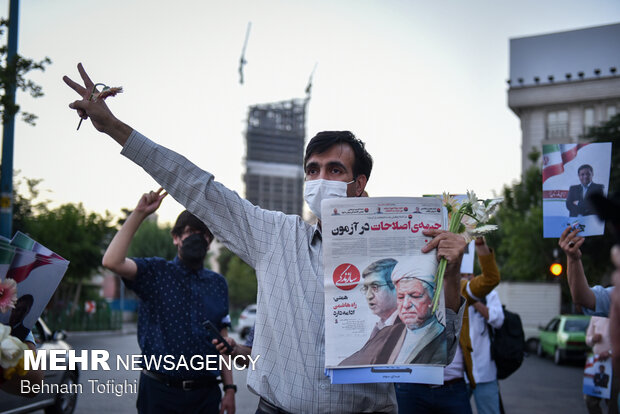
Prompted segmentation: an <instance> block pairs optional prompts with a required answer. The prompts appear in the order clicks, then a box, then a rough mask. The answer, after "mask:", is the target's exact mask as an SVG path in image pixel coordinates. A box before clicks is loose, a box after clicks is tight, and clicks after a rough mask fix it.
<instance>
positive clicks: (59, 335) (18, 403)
mask: <svg viewBox="0 0 620 414" xmlns="http://www.w3.org/2000/svg"><path fill="white" fill-rule="evenodd" d="M32 334H33V335H34V339H35V342H36V345H37V350H43V349H45V350H53V349H56V350H58V349H60V350H64V351H68V350H70V349H71V346H69V344H68V343H67V342H65V339H66V337H67V335H66V333H65V332H64V331H55V332H52V331H50V329H49V328H48V327H47V325H45V322H43V320H42V319H41V318H39V320H38V321H37V322H36V324H35V326H34V327H33V329H32ZM48 362H49V361H48ZM44 375H45V383H46V384H66V385H67V387H66V388H67V389H72V388H75V387H71V386H70V385H71V384H78V380H79V375H80V374H79V372H78V370H77V368H76V369H75V370H69V369H68V368H67V369H66V370H65V371H53V370H46V371H45V374H44ZM57 388H61V387H57ZM63 388H65V387H63ZM77 398H78V393H77V392H74V393H58V394H47V393H39V394H38V395H36V396H35V397H32V398H28V397H20V396H17V395H13V394H8V393H6V392H4V391H0V414H3V413H11V414H18V413H29V412H31V411H36V410H40V409H44V410H45V413H46V414H71V413H73V410H75V404H76V403H77Z"/></svg>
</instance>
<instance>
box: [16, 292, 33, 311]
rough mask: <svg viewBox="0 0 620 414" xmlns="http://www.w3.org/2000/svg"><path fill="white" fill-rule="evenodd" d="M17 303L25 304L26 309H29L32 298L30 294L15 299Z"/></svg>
mask: <svg viewBox="0 0 620 414" xmlns="http://www.w3.org/2000/svg"><path fill="white" fill-rule="evenodd" d="M17 302H27V303H28V309H30V308H31V307H32V304H33V303H34V296H32V295H30V294H25V295H22V296H20V297H19V298H18V299H17Z"/></svg>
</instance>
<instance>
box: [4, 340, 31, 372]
mask: <svg viewBox="0 0 620 414" xmlns="http://www.w3.org/2000/svg"><path fill="white" fill-rule="evenodd" d="M26 350H28V346H27V345H26V344H25V343H23V342H22V341H21V340H19V339H17V338H16V337H14V336H10V335H8V336H7V337H5V338H4V339H3V340H2V342H0V367H2V368H4V369H7V368H11V367H14V366H16V365H17V363H18V362H19V360H20V359H22V358H23V357H24V351H26Z"/></svg>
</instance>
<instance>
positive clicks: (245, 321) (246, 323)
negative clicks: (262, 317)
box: [237, 304, 256, 339]
mask: <svg viewBox="0 0 620 414" xmlns="http://www.w3.org/2000/svg"><path fill="white" fill-rule="evenodd" d="M255 322H256V304H253V305H248V306H246V307H245V309H243V312H241V315H239V322H238V323H237V332H239V335H240V336H241V339H245V337H246V336H248V333H249V332H250V329H252V327H253V326H254V323H255Z"/></svg>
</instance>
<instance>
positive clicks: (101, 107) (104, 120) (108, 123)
mask: <svg viewBox="0 0 620 414" xmlns="http://www.w3.org/2000/svg"><path fill="white" fill-rule="evenodd" d="M77 68H78V72H79V73H80V76H81V77H82V80H83V81H84V86H82V85H80V84H79V83H77V82H74V81H73V80H71V79H70V78H69V77H68V76H63V78H62V79H63V80H64V81H65V83H66V84H67V85H69V87H71V89H73V90H74V91H76V92H77V93H78V94H79V95H80V96H81V97H82V99H80V100H77V101H74V102H72V103H71V104H69V108H71V109H75V110H77V113H78V115H79V116H80V118H81V119H88V118H90V120H91V121H92V123H93V126H94V127H95V128H96V129H97V130H98V131H100V132H104V133H106V134H108V135H109V136H111V137H112V138H114V140H115V141H116V142H118V143H119V144H121V145H122V146H124V145H125V142H127V139H128V138H129V135H130V134H131V131H132V130H133V129H132V128H131V127H130V126H129V125H127V124H125V123H123V122H121V121H120V120H119V119H117V118H116V117H115V116H114V114H112V111H110V109H109V108H108V106H107V105H106V104H105V102H104V101H103V100H97V99H95V100H92V101H91V100H90V99H89V98H90V96H91V93H92V92H93V88H94V87H95V84H94V82H93V81H92V80H90V77H89V76H88V74H87V73H86V71H85V70H84V67H83V66H82V64H81V63H79V64H78V67H77Z"/></svg>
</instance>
